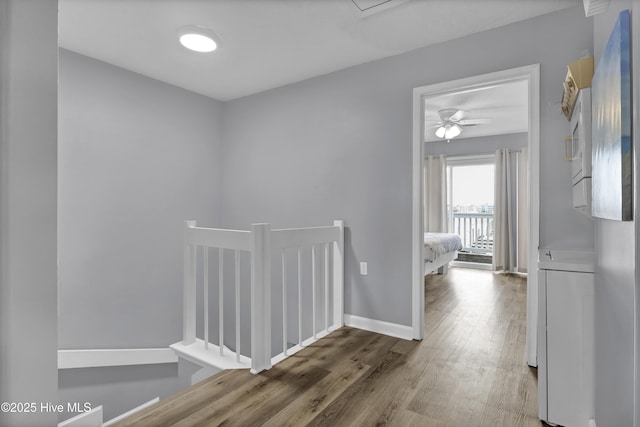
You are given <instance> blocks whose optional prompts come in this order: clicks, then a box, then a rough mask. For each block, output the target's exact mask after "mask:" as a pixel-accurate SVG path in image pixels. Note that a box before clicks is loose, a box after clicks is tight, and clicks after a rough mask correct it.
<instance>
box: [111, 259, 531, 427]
mask: <svg viewBox="0 0 640 427" xmlns="http://www.w3.org/2000/svg"><path fill="white" fill-rule="evenodd" d="M525 307H526V280H525V279H524V278H523V277H520V276H517V275H504V274H496V273H493V272H490V271H479V270H468V269H462V268H451V269H450V270H449V273H448V274H447V275H445V276H437V275H429V276H427V278H426V279H425V331H426V332H425V335H426V336H425V339H424V340H423V341H421V342H418V341H405V340H401V339H397V338H392V337H388V336H384V335H378V334H375V333H371V332H367V331H361V330H358V329H352V328H347V327H345V328H342V329H340V330H338V331H336V332H334V333H332V334H331V335H329V336H327V337H326V338H323V339H322V340H320V341H318V342H316V343H315V344H313V345H311V346H309V347H308V348H306V349H304V350H302V351H300V352H299V353H297V354H296V355H294V356H292V357H290V358H289V359H287V360H285V361H283V362H282V363H280V364H278V365H276V366H275V367H274V368H272V369H271V370H269V371H266V372H263V373H261V374H258V375H252V374H250V373H249V372H248V371H244V370H243V371H226V372H223V373H220V374H218V375H215V376H213V377H211V378H209V379H207V380H204V381H202V382H201V383H198V384H196V385H195V386H193V387H191V388H188V389H186V390H184V391H182V392H180V393H179V394H177V395H175V396H173V397H171V398H168V399H166V400H164V401H162V402H160V403H158V404H156V405H154V406H152V407H150V408H148V409H146V410H144V411H142V412H140V413H138V414H136V415H134V416H132V417H130V418H128V419H126V420H124V421H123V422H121V423H119V424H117V425H118V426H153V427H157V426H183V427H193V426H219V425H224V426H260V425H264V426H278V427H280V426H307V425H308V426H403V427H404V426H429V427H431V426H433V427H445V426H446V427H448V426H451V427H460V426H469V427H476V426H479V427H483V426H509V427H514V426H541V425H543V424H542V423H540V421H538V418H537V388H536V387H537V385H536V384H537V380H536V371H535V369H531V368H529V367H528V366H527V365H526V363H525V360H524V354H525Z"/></svg>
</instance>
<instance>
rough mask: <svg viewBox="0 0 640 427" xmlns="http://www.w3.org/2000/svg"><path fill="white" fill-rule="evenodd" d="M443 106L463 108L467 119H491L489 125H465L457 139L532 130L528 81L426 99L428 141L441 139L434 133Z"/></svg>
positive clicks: (426, 137) (512, 82)
mask: <svg viewBox="0 0 640 427" xmlns="http://www.w3.org/2000/svg"><path fill="white" fill-rule="evenodd" d="M443 108H459V109H463V110H464V111H466V113H467V114H466V115H465V116H464V120H473V119H489V120H491V122H490V123H488V124H479V125H476V126H463V130H462V134H461V135H460V136H458V137H457V138H456V139H464V138H476V137H480V136H488V135H504V134H510V133H520V132H528V131H529V114H528V113H529V104H528V83H527V81H526V80H519V81H511V82H507V83H503V84H500V85H490V86H485V87H479V88H473V89H469V90H463V91H456V92H451V93H445V94H439V95H436V96H430V97H428V98H425V100H424V111H425V141H441V139H440V138H438V137H436V136H435V131H436V128H437V126H438V123H439V122H440V117H439V116H438V110H441V109H443Z"/></svg>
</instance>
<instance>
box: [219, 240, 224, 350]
mask: <svg viewBox="0 0 640 427" xmlns="http://www.w3.org/2000/svg"><path fill="white" fill-rule="evenodd" d="M223 262H224V249H223V248H218V328H219V331H218V333H219V335H220V336H219V337H218V340H219V342H218V344H219V346H220V356H222V355H224V263H223Z"/></svg>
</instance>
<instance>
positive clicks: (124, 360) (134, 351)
mask: <svg viewBox="0 0 640 427" xmlns="http://www.w3.org/2000/svg"><path fill="white" fill-rule="evenodd" d="M177 362H178V356H176V354H175V353H174V351H173V350H171V349H170V348H168V347H167V348H122V349H120V348H119V349H87V350H58V369H74V368H98V367H104V366H127V365H155V364H161V363H177Z"/></svg>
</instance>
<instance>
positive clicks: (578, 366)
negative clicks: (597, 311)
mask: <svg viewBox="0 0 640 427" xmlns="http://www.w3.org/2000/svg"><path fill="white" fill-rule="evenodd" d="M593 260H594V253H593V252H587V251H572V250H555V249H541V250H540V252H539V254H538V291H539V295H538V298H539V300H538V310H539V311H538V319H539V322H540V323H539V333H538V405H539V417H540V419H541V420H543V421H545V422H547V423H549V424H551V425H562V426H566V427H574V426H579V427H585V426H588V425H589V420H590V419H592V418H593V417H594V352H595V349H594V323H593V306H594V302H593V293H594V274H593Z"/></svg>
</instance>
